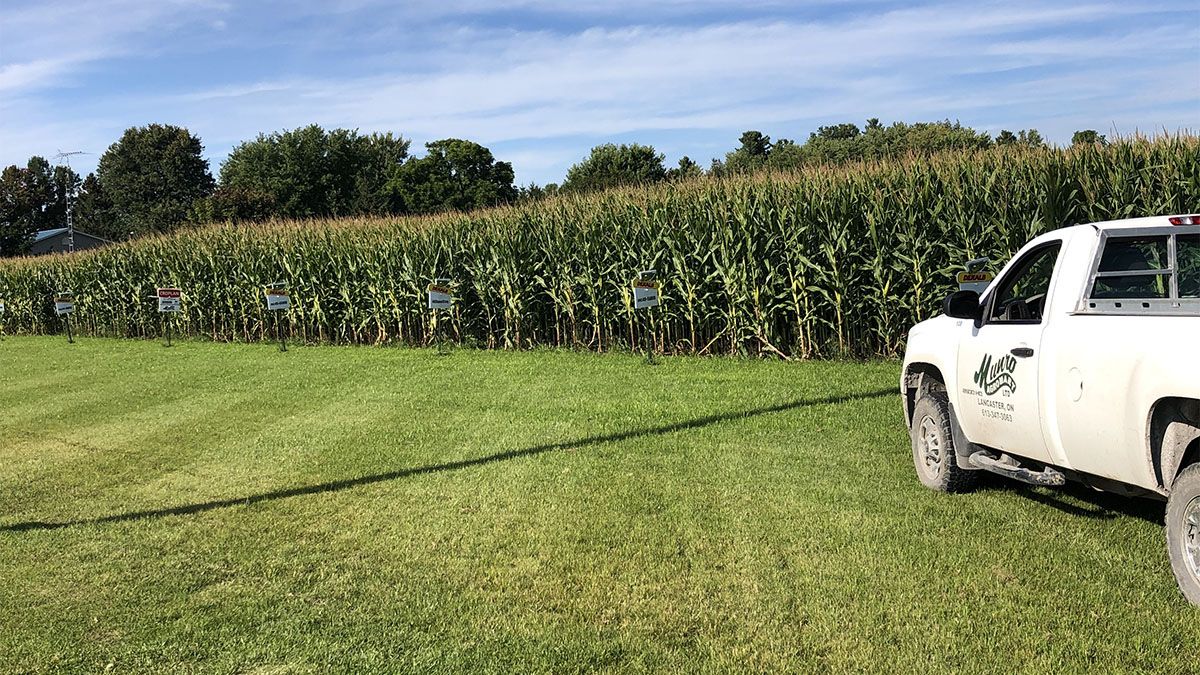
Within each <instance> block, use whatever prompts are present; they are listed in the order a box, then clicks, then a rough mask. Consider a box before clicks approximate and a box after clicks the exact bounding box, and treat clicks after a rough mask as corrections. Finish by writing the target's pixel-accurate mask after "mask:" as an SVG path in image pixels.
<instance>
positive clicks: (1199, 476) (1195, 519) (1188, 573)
mask: <svg viewBox="0 0 1200 675" xmlns="http://www.w3.org/2000/svg"><path fill="white" fill-rule="evenodd" d="M1167 553H1168V555H1169V556H1170V557H1171V571H1173V572H1174V573H1175V580H1176V581H1178V582H1179V590H1181V591H1183V597H1185V598H1187V600H1188V602H1190V603H1192V604H1193V605H1196V606H1198V607H1200V464H1193V465H1191V466H1189V467H1188V468H1186V469H1184V470H1183V471H1181V472H1180V473H1179V475H1178V476H1177V477H1176V478H1175V482H1174V483H1173V484H1172V485H1171V496H1170V497H1169V498H1168V499H1167Z"/></svg>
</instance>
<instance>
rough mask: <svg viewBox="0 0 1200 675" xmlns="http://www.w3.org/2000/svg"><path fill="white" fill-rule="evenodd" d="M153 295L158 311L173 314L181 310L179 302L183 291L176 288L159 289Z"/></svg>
mask: <svg viewBox="0 0 1200 675" xmlns="http://www.w3.org/2000/svg"><path fill="white" fill-rule="evenodd" d="M155 295H157V296H158V311H160V312H164V313H174V312H178V311H180V310H181V309H182V307H181V304H182V303H181V302H180V300H181V298H182V297H183V291H181V290H179V289H178V288H159V289H157V292H156V293H155Z"/></svg>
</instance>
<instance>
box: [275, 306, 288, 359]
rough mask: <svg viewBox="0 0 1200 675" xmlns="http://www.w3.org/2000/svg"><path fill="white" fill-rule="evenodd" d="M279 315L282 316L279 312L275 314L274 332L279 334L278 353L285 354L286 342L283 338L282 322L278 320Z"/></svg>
mask: <svg viewBox="0 0 1200 675" xmlns="http://www.w3.org/2000/svg"><path fill="white" fill-rule="evenodd" d="M280 314H283V312H281V311H276V312H275V332H276V333H279V351H281V352H286V351H287V340H285V339H284V337H283V321H282V320H281V319H280V318H279V315H280Z"/></svg>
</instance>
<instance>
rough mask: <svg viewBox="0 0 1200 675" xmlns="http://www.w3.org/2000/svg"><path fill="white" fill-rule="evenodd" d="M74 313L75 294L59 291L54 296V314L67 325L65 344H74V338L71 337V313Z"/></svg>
mask: <svg viewBox="0 0 1200 675" xmlns="http://www.w3.org/2000/svg"><path fill="white" fill-rule="evenodd" d="M74 311H75V294H73V293H71V292H69V291H60V292H59V293H58V295H56V296H54V313H55V314H57V315H58V316H61V317H62V318H63V323H65V324H66V325H67V343H68V344H75V338H74V337H72V336H71V312H74Z"/></svg>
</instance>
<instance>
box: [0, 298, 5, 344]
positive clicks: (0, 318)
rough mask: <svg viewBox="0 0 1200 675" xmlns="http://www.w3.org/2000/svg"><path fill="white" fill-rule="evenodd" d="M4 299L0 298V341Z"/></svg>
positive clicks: (2, 326) (2, 335)
mask: <svg viewBox="0 0 1200 675" xmlns="http://www.w3.org/2000/svg"><path fill="white" fill-rule="evenodd" d="M4 309H5V307H4V298H0V340H3V339H4Z"/></svg>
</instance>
